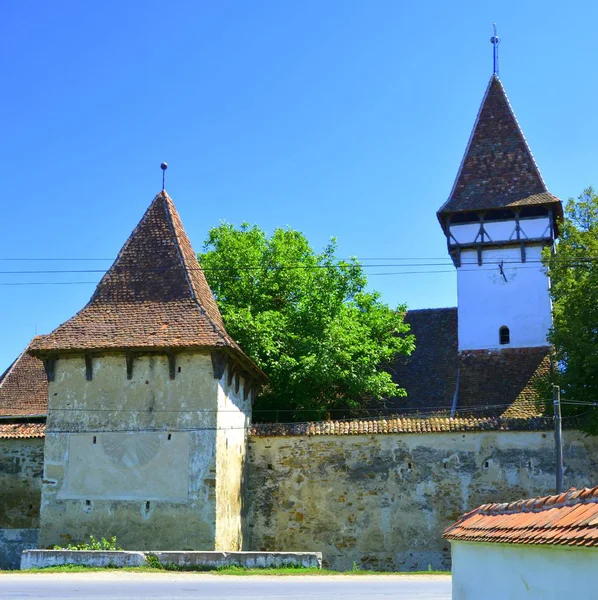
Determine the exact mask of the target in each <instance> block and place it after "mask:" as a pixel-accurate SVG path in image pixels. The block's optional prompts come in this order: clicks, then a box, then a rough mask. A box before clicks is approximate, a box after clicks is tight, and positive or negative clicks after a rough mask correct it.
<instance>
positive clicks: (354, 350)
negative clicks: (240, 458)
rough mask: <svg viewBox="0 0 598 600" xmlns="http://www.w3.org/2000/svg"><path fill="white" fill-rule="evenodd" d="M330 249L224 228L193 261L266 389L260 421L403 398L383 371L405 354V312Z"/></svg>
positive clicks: (409, 341)
mask: <svg viewBox="0 0 598 600" xmlns="http://www.w3.org/2000/svg"><path fill="white" fill-rule="evenodd" d="M335 252H336V242H335V240H331V242H330V243H329V244H328V245H327V246H326V247H325V248H324V249H323V250H322V252H320V253H315V252H314V250H313V249H312V248H311V247H310V245H309V243H308V241H307V240H306V238H305V237H304V236H303V234H301V233H300V232H298V231H294V230H292V229H276V231H274V233H273V234H272V235H271V236H270V237H268V236H267V235H266V233H265V232H264V231H263V230H261V229H260V228H259V227H257V226H255V225H254V226H250V225H248V224H247V223H245V224H243V225H242V226H241V227H240V228H236V227H234V226H233V225H230V224H227V223H222V224H221V225H219V226H218V227H214V228H213V229H211V230H210V232H209V234H208V237H207V239H206V242H205V244H204V252H203V253H202V254H200V255H199V261H200V264H201V265H202V267H203V269H204V272H205V274H206V277H207V279H208V282H209V284H210V287H211V289H212V291H213V292H214V295H215V297H216V299H217V301H218V305H219V307H220V310H221V311H222V315H223V318H224V321H225V324H226V327H227V330H228V332H229V333H230V335H231V336H232V337H233V338H234V339H235V340H236V341H237V342H238V343H239V344H240V346H241V347H242V348H243V350H244V351H245V352H246V353H247V354H248V355H249V356H250V357H251V358H252V359H253V360H254V361H255V362H256V363H257V364H258V365H259V366H260V368H262V369H263V371H264V372H265V373H266V374H267V375H268V377H269V378H270V384H269V385H268V386H266V388H265V389H264V390H263V392H262V393H261V394H260V397H259V398H258V401H257V402H256V405H255V407H254V411H255V413H256V416H257V417H258V418H259V420H263V421H274V420H280V421H284V420H289V421H290V420H299V421H305V420H309V419H319V418H323V417H325V416H326V414H327V413H329V412H330V411H332V413H333V414H337V413H336V411H338V410H339V409H341V410H345V409H347V410H350V409H355V408H358V407H359V406H360V405H362V403H364V402H366V401H367V400H369V399H380V398H382V397H384V396H400V395H404V393H405V392H404V390H402V389H400V388H399V387H398V386H397V385H395V384H394V383H393V382H392V379H391V377H390V375H389V374H388V373H387V372H386V371H384V370H383V369H381V366H384V365H386V364H388V363H390V362H391V361H392V360H393V358H394V357H395V356H396V355H397V354H410V353H411V351H412V350H413V348H414V340H413V336H412V335H410V334H408V331H409V328H408V326H407V325H406V324H405V323H404V322H403V315H404V312H405V308H404V307H402V306H399V307H398V308H397V310H391V309H390V308H389V307H388V306H387V305H385V304H384V303H382V302H381V300H380V296H379V294H378V293H376V292H368V291H366V289H365V288H366V284H367V280H366V276H365V274H364V273H363V269H362V268H361V266H360V265H359V264H358V263H357V261H356V260H350V261H339V260H337V258H336V257H335Z"/></svg>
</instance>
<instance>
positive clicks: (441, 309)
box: [406, 306, 457, 313]
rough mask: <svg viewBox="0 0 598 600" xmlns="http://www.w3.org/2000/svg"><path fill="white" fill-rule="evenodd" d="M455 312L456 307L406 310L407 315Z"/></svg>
mask: <svg viewBox="0 0 598 600" xmlns="http://www.w3.org/2000/svg"><path fill="white" fill-rule="evenodd" d="M449 310H450V311H456V310H457V307H456V306H439V307H437V308H408V309H407V311H406V312H408V313H423V312H444V311H449Z"/></svg>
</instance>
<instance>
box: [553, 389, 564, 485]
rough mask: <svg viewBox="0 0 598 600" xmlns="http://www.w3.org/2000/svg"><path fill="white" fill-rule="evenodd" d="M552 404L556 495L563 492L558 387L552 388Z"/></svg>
mask: <svg viewBox="0 0 598 600" xmlns="http://www.w3.org/2000/svg"><path fill="white" fill-rule="evenodd" d="M552 401H553V404H554V445H555V458H556V493H557V494H561V493H562V492H563V426H562V419H561V390H560V388H559V386H558V385H553V386H552Z"/></svg>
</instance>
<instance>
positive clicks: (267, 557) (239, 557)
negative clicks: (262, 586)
mask: <svg viewBox="0 0 598 600" xmlns="http://www.w3.org/2000/svg"><path fill="white" fill-rule="evenodd" d="M149 555H152V558H153V557H155V558H156V559H157V560H158V561H159V562H160V563H162V564H163V565H168V564H171V565H177V566H178V567H183V568H184V567H187V568H193V567H196V568H198V569H216V568H218V567H226V566H233V565H234V566H240V567H247V568H249V569H264V568H277V567H290V566H301V567H308V568H309V567H311V568H316V569H321V568H322V553H321V552H217V551H216V552H214V551H208V552H201V551H199V552H197V551H189V552H178V551H172V552H171V551H162V550H156V551H154V552H151V551H148V552H129V551H126V550H25V551H24V552H23V553H22V554H21V570H27V569H43V568H45V567H55V566H59V565H67V564H70V565H84V566H88V567H107V566H113V567H140V566H142V565H146V564H147V557H148V556H149Z"/></svg>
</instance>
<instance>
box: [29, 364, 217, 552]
mask: <svg viewBox="0 0 598 600" xmlns="http://www.w3.org/2000/svg"><path fill="white" fill-rule="evenodd" d="M49 395H50V404H49V414H48V427H47V432H46V444H45V468H44V482H43V494H42V505H41V531H40V545H41V547H48V546H51V545H53V544H64V543H68V542H70V541H76V540H77V541H78V540H83V539H86V538H87V537H88V536H89V535H94V536H96V537H98V536H112V535H116V536H117V538H118V542H119V544H120V545H122V546H123V547H124V548H125V549H135V550H146V549H158V550H159V549H163V550H167V549H181V550H185V549H189V550H194V549H204V550H205V549H214V543H215V527H216V424H217V413H216V408H217V402H218V381H217V380H215V379H214V377H213V372H212V363H211V359H210V356H209V354H200V353H181V354H178V355H177V362H176V377H175V379H174V380H170V378H169V365H168V359H167V357H166V355H160V354H156V355H151V356H141V357H137V358H136V359H135V363H134V368H133V378H132V379H131V380H128V379H127V372H126V363H125V355H124V353H123V354H121V355H115V354H113V355H106V356H103V357H97V358H94V360H93V378H92V380H91V381H87V380H86V376H85V361H84V359H83V357H72V358H60V359H59V360H58V361H57V363H56V374H55V381H53V382H51V383H50V392H49ZM156 431H158V432H159V433H157V432H156ZM169 436H170V437H169ZM94 437H95V443H94ZM140 471H143V477H140V476H139V473H140Z"/></svg>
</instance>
